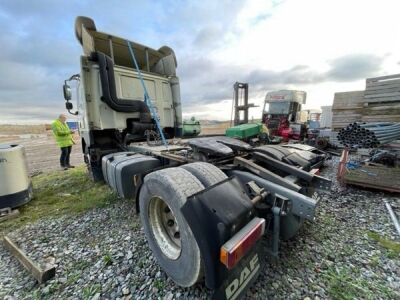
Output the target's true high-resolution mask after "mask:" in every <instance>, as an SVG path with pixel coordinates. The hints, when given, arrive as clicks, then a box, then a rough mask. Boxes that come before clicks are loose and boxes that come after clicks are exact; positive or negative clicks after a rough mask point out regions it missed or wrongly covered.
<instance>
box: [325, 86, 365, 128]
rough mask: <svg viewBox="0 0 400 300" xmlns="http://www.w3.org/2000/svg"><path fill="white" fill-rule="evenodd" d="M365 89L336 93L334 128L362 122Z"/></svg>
mask: <svg viewBox="0 0 400 300" xmlns="http://www.w3.org/2000/svg"><path fill="white" fill-rule="evenodd" d="M363 102H364V91H352V92H341V93H335V96H334V98H333V105H332V129H333V130H338V129H341V128H343V127H346V126H347V125H348V124H350V123H354V122H360V121H361V120H362V114H363V104H364V103H363Z"/></svg>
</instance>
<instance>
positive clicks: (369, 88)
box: [365, 83, 400, 92]
mask: <svg viewBox="0 0 400 300" xmlns="http://www.w3.org/2000/svg"><path fill="white" fill-rule="evenodd" d="M399 87H400V83H398V84H389V83H388V84H383V85H379V86H368V85H367V86H366V87H365V92H369V91H379V90H387V89H394V88H399Z"/></svg>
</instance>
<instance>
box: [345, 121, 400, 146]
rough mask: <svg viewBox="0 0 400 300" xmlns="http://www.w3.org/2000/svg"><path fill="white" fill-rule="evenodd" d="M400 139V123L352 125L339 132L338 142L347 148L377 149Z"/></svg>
mask: <svg viewBox="0 0 400 300" xmlns="http://www.w3.org/2000/svg"><path fill="white" fill-rule="evenodd" d="M398 139H400V123H393V122H376V123H357V122H355V123H351V124H349V125H347V127H345V128H342V129H340V130H339V132H338V140H339V141H340V142H341V143H342V144H343V145H344V146H346V147H352V148H376V147H379V146H380V145H383V144H387V143H390V142H392V141H395V140H398Z"/></svg>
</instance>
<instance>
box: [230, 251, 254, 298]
mask: <svg viewBox="0 0 400 300" xmlns="http://www.w3.org/2000/svg"><path fill="white" fill-rule="evenodd" d="M259 269H260V264H259V261H258V255H257V254H255V255H254V256H253V258H252V259H251V260H250V262H249V264H248V266H245V267H244V269H243V270H242V272H240V277H238V278H235V279H234V280H232V282H231V283H230V284H229V285H228V287H227V288H226V289H225V295H226V299H227V300H235V299H236V298H237V296H238V295H239V294H240V292H241V291H242V290H243V289H244V288H245V287H246V285H247V284H248V282H249V281H250V280H251V279H252V278H253V277H254V276H255V275H256V274H257V271H258V270H259Z"/></svg>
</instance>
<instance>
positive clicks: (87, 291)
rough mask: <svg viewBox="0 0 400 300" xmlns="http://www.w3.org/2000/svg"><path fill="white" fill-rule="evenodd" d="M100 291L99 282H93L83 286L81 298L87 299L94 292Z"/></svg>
mask: <svg viewBox="0 0 400 300" xmlns="http://www.w3.org/2000/svg"><path fill="white" fill-rule="evenodd" d="M100 291H101V286H100V284H93V285H88V286H85V287H84V288H83V290H82V299H84V300H86V299H87V300H89V299H91V298H92V297H93V296H94V295H95V294H96V293H99V292H100Z"/></svg>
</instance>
